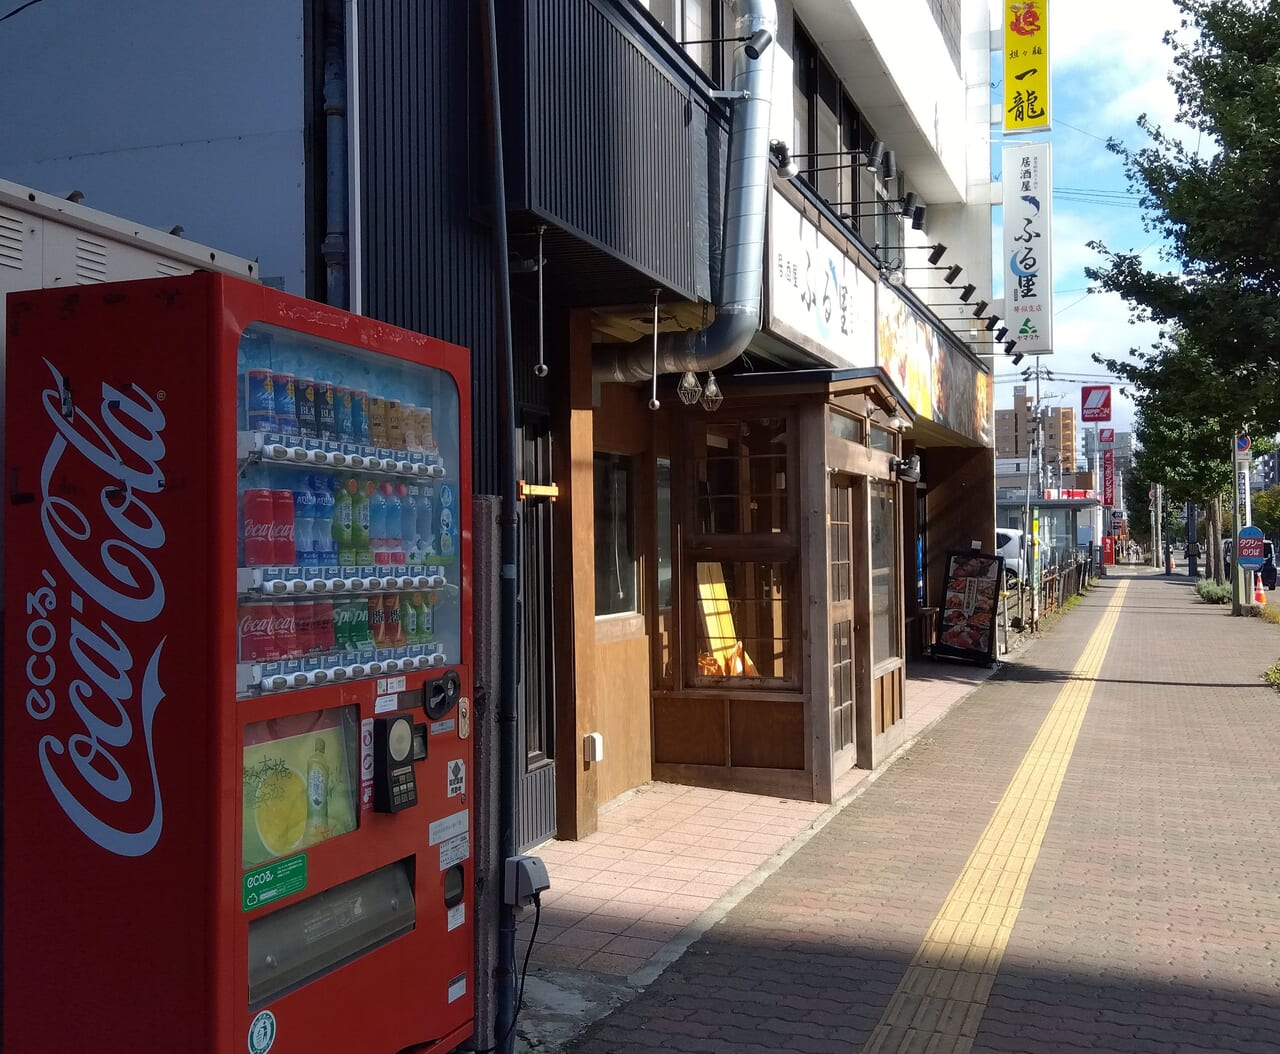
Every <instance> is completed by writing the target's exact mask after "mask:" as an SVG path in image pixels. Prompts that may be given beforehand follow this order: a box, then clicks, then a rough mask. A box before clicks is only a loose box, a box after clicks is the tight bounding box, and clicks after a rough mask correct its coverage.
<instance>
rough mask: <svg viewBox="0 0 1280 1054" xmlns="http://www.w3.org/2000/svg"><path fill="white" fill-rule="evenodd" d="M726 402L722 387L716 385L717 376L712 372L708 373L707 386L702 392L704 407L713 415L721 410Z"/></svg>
mask: <svg viewBox="0 0 1280 1054" xmlns="http://www.w3.org/2000/svg"><path fill="white" fill-rule="evenodd" d="M722 402H724V393H723V392H722V391H721V390H720V385H719V384H717V383H716V375H715V374H714V373H712V372H711V371H710V370H708V371H707V386H706V387H705V388H704V389H703V390H702V405H703V406H704V407H705V408H706V409H707V410H709V411H711V412H712V413H715V411H717V410H719V409H720V404H721V403H722Z"/></svg>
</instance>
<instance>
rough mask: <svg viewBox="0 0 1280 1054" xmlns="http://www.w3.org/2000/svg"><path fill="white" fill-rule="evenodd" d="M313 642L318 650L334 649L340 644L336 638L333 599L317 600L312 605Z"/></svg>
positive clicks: (313, 645)
mask: <svg viewBox="0 0 1280 1054" xmlns="http://www.w3.org/2000/svg"><path fill="white" fill-rule="evenodd" d="M311 625H312V634H311V644H312V647H314V648H315V649H317V650H318V651H333V650H334V648H335V647H337V646H338V642H337V640H336V639H335V638H334V627H333V601H332V600H317V601H315V602H314V603H313V604H312V605H311Z"/></svg>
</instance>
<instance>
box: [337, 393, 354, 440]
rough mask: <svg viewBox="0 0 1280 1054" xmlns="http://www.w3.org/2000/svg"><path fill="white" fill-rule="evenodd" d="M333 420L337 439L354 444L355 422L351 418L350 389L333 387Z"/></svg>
mask: <svg viewBox="0 0 1280 1054" xmlns="http://www.w3.org/2000/svg"><path fill="white" fill-rule="evenodd" d="M333 420H334V427H335V428H336V429H337V431H338V439H339V440H341V441H342V442H344V443H354V442H355V441H356V436H355V422H354V421H353V420H352V418H351V389H350V388H343V387H340V386H339V387H335V388H334V389H333Z"/></svg>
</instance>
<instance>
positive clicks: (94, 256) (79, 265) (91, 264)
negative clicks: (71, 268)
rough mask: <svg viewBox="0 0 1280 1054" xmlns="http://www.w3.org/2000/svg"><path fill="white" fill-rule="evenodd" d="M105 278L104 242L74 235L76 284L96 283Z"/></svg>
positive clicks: (105, 257)
mask: <svg viewBox="0 0 1280 1054" xmlns="http://www.w3.org/2000/svg"><path fill="white" fill-rule="evenodd" d="M106 280H107V246H106V243H105V242H100V241H95V240H94V239H93V238H86V237H85V236H84V235H82V234H77V235H76V285H96V284H97V283H99V282H105V281H106Z"/></svg>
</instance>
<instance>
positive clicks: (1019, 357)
mask: <svg viewBox="0 0 1280 1054" xmlns="http://www.w3.org/2000/svg"><path fill="white" fill-rule="evenodd" d="M1021 361H1022V352H1018V354H1016V355H1015V356H1014V357H1013V364H1014V365H1015V366H1016V365H1018V363H1020V362H1021Z"/></svg>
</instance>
